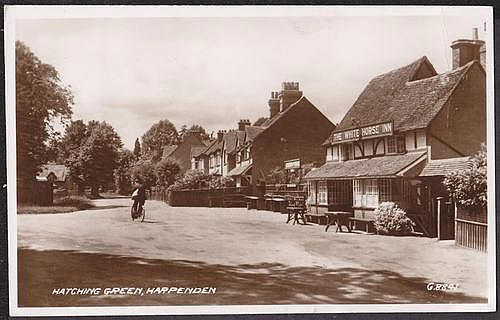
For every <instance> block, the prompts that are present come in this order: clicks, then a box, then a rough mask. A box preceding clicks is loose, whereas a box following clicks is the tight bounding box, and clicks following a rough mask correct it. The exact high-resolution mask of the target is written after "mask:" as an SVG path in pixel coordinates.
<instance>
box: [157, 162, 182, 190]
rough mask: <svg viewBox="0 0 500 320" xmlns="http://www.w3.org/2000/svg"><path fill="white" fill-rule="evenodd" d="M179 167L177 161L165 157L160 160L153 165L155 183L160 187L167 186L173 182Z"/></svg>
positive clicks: (179, 169)
mask: <svg viewBox="0 0 500 320" xmlns="http://www.w3.org/2000/svg"><path fill="white" fill-rule="evenodd" d="M180 171H181V168H180V166H179V164H178V163H177V161H175V160H173V159H170V158H167V159H164V160H161V161H160V162H158V163H157V164H156V165H155V175H156V181H157V185H158V186H161V187H168V186H170V185H171V184H172V183H174V181H175V179H176V178H177V175H178V174H179V172H180Z"/></svg>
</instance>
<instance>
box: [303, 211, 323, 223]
mask: <svg viewBox="0 0 500 320" xmlns="http://www.w3.org/2000/svg"><path fill="white" fill-rule="evenodd" d="M304 216H305V217H306V221H307V222H312V223H317V224H326V215H325V214H324V213H313V212H308V213H306V214H304ZM322 221H323V222H324V223H321V222H322Z"/></svg>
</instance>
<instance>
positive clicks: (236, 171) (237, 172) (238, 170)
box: [227, 163, 252, 177]
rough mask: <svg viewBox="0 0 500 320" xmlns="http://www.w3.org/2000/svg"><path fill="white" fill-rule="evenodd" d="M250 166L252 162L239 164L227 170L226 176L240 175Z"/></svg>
mask: <svg viewBox="0 0 500 320" xmlns="http://www.w3.org/2000/svg"><path fill="white" fill-rule="evenodd" d="M251 168H252V164H251V163H250V164H247V165H245V166H239V167H236V168H234V169H233V170H231V171H229V172H228V174H227V175H228V176H233V177H234V176H241V175H243V174H245V173H247V172H248V170H250V169H251Z"/></svg>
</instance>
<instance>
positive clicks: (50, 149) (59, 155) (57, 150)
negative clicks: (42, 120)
mask: <svg viewBox="0 0 500 320" xmlns="http://www.w3.org/2000/svg"><path fill="white" fill-rule="evenodd" d="M63 150H64V146H63V142H62V137H61V133H59V132H55V133H54V134H53V135H52V136H51V137H50V138H49V140H48V142H47V148H46V151H45V152H46V159H47V162H53V163H58V164H60V163H64V161H65V159H64V155H63Z"/></svg>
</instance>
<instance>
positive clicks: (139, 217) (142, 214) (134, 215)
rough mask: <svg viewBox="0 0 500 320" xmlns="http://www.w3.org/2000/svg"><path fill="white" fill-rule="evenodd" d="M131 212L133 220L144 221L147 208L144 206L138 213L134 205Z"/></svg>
mask: <svg viewBox="0 0 500 320" xmlns="http://www.w3.org/2000/svg"><path fill="white" fill-rule="evenodd" d="M130 214H131V216H132V221H134V220H139V221H140V222H143V221H144V218H145V217H146V208H144V207H142V210H141V212H139V213H137V210H134V206H132V207H131V208H130Z"/></svg>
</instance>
